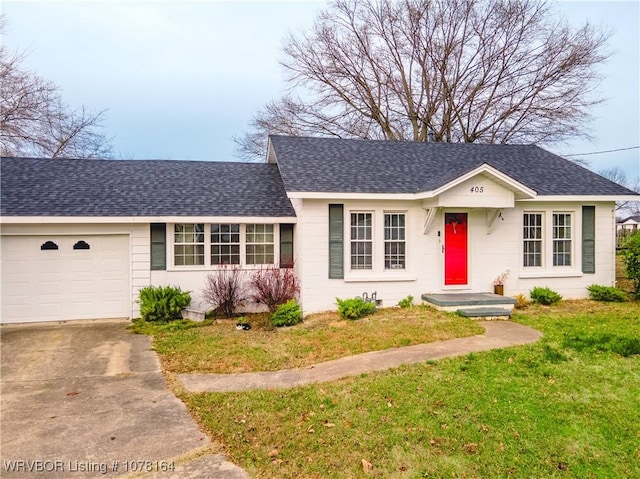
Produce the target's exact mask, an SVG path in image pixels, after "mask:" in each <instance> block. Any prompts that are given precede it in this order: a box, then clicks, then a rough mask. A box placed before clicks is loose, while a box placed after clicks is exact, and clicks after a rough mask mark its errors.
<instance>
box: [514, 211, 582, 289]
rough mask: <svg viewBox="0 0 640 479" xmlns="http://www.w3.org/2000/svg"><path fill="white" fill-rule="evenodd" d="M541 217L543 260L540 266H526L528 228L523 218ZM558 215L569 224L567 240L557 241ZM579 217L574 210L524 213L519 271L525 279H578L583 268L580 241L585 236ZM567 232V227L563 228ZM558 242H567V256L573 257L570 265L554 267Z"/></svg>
mask: <svg viewBox="0 0 640 479" xmlns="http://www.w3.org/2000/svg"><path fill="white" fill-rule="evenodd" d="M527 214H538V215H542V245H541V251H542V257H541V265H540V266H525V263H524V256H525V241H527V239H526V238H525V226H524V215H527ZM557 215H567V216H568V217H569V218H570V220H569V222H570V225H568V226H569V232H568V233H569V235H570V237H568V238H563V237H558V238H556V234H557V229H556V227H555V226H554V221H555V219H556V217H557ZM580 218H581V216H580V213H579V212H578V210H574V209H554V208H551V207H548V208H543V209H537V210H523V211H522V215H521V220H520V221H521V223H520V224H521V230H520V231H521V233H520V235H521V236H520V253H521V254H520V268H521V274H522V277H546V276H551V277H555V276H561V277H564V276H567V275H569V276H576V275H578V274H579V273H580V275H581V274H582V273H581V271H580V268H581V264H580V258H581V254H582V250H581V244H580V241H579V239H580V238H581V235H582V229H581V225H580ZM561 227H562V228H564V225H561ZM557 241H566V242H568V251H567V254H568V255H569V257H570V262H571V264H566V265H563V264H559V265H557V264H555V263H556V261H555V255H556V252H555V249H556V244H557V243H556V242H557Z"/></svg>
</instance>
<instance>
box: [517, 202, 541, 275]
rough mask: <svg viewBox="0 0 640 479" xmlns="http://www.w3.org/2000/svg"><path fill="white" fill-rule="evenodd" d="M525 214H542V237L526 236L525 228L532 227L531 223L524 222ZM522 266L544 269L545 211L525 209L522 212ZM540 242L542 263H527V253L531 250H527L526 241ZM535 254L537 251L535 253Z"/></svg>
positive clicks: (529, 268) (531, 268)
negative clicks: (526, 224)
mask: <svg viewBox="0 0 640 479" xmlns="http://www.w3.org/2000/svg"><path fill="white" fill-rule="evenodd" d="M525 215H539V216H540V239H539V240H538V239H531V238H525V234H524V232H525V228H531V225H529V226H525V224H524V216H525ZM521 231H522V256H521V258H522V267H523V268H524V269H526V270H534V269H544V267H545V244H546V243H545V238H544V236H545V213H544V211H523V212H522V230H521ZM527 242H529V243H534V242H535V243H538V242H539V243H540V265H525V264H524V263H525V261H524V258H525V254H528V253H529V252H527V251H526V248H525V243H527ZM534 254H535V253H534Z"/></svg>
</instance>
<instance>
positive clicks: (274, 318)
mask: <svg viewBox="0 0 640 479" xmlns="http://www.w3.org/2000/svg"><path fill="white" fill-rule="evenodd" d="M301 322H302V310H301V309H300V305H299V304H298V302H297V301H296V300H295V299H290V300H289V301H287V302H286V303H284V304H281V305H280V306H278V307H277V308H276V310H275V312H274V313H273V314H272V315H271V324H273V325H274V326H275V327H277V328H280V327H282V326H294V325H296V324H298V323H301Z"/></svg>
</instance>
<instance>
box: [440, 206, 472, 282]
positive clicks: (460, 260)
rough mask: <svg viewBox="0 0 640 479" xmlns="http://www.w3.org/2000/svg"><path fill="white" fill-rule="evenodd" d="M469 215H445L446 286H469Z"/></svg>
mask: <svg viewBox="0 0 640 479" xmlns="http://www.w3.org/2000/svg"><path fill="white" fill-rule="evenodd" d="M467 282H468V280H467V214H466V213H445V214H444V284H445V285H460V284H467Z"/></svg>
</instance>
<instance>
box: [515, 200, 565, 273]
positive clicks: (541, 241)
mask: <svg viewBox="0 0 640 479" xmlns="http://www.w3.org/2000/svg"><path fill="white" fill-rule="evenodd" d="M573 215H574V213H572V212H557V211H553V212H548V213H547V214H546V215H545V213H543V212H525V213H524V215H523V232H522V234H523V236H522V238H523V245H522V252H523V260H522V265H523V267H525V268H555V267H565V266H573V247H574V245H573V236H574V231H573Z"/></svg>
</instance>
